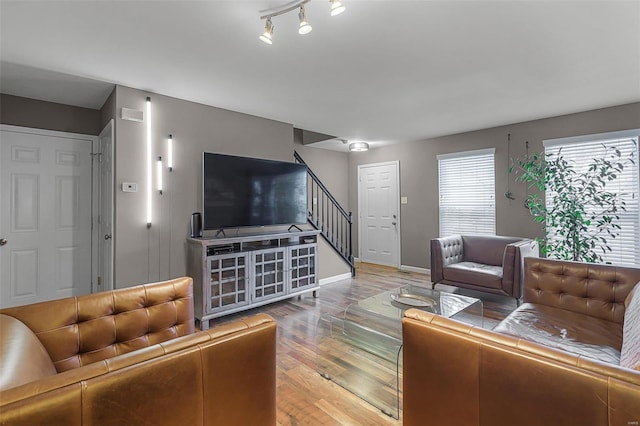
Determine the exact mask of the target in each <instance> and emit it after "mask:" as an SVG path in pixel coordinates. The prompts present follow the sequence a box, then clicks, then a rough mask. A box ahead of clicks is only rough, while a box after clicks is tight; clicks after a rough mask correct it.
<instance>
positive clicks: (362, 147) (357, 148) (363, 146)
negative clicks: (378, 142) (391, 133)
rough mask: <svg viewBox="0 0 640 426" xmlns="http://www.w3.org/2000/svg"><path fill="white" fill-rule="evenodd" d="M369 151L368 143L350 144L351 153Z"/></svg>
mask: <svg viewBox="0 0 640 426" xmlns="http://www.w3.org/2000/svg"><path fill="white" fill-rule="evenodd" d="M368 150H369V144H368V143H366V142H353V143H350V144H349V151H351V152H362V151H368Z"/></svg>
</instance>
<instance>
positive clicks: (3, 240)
mask: <svg viewBox="0 0 640 426" xmlns="http://www.w3.org/2000/svg"><path fill="white" fill-rule="evenodd" d="M8 242H9V241H7V240H6V239H5V238H0V246H3V245H5V244H7V243H8Z"/></svg>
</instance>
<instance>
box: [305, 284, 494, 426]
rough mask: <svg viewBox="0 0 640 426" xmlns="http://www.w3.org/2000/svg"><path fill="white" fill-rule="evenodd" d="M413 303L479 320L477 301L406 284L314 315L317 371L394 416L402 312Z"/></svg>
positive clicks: (479, 323) (461, 318) (397, 409)
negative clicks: (318, 318) (339, 309)
mask: <svg viewBox="0 0 640 426" xmlns="http://www.w3.org/2000/svg"><path fill="white" fill-rule="evenodd" d="M411 308H416V309H421V310H424V311H428V312H433V313H436V314H438V315H442V316H444V317H448V318H454V319H457V320H459V321H463V322H466V323H470V324H473V325H476V326H479V327H482V325H483V313H482V301H481V300H479V299H474V298H472V297H468V296H462V295H459V294H454V293H447V292H441V291H438V290H432V289H431V288H429V287H423V286H418V285H413V284H412V285H407V286H404V287H399V288H396V289H393V290H390V291H385V292H383V293H380V294H377V295H375V296H372V297H369V298H367V299H363V300H361V301H358V302H355V303H353V304H351V305H349V306H348V307H347V308H346V309H345V310H344V311H343V312H340V313H338V314H325V315H322V316H321V317H320V320H319V321H318V324H317V328H316V345H317V370H318V372H319V373H320V374H321V375H322V376H323V377H325V378H326V379H329V380H331V381H333V382H335V383H336V384H338V385H340V386H342V387H343V388H345V389H347V390H348V391H350V392H352V393H354V394H355V395H357V396H358V397H360V398H362V399H363V400H365V401H367V402H369V403H370V404H372V405H373V406H375V407H377V408H379V409H380V410H382V412H384V413H385V414H387V415H389V416H391V417H393V418H396V419H397V418H399V417H400V390H401V389H402V321H401V320H402V317H403V316H404V311H406V310H407V309H411Z"/></svg>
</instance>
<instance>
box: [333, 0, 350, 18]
mask: <svg viewBox="0 0 640 426" xmlns="http://www.w3.org/2000/svg"><path fill="white" fill-rule="evenodd" d="M329 2H330V3H331V16H336V15H340V14H341V13H342V12H344V11H345V9H346V7H344V5H343V4H342V2H341V1H340V0H329Z"/></svg>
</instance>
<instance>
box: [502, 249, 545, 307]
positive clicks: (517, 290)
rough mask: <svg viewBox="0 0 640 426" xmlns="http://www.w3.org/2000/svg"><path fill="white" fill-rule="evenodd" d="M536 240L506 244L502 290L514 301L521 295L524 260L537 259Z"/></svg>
mask: <svg viewBox="0 0 640 426" xmlns="http://www.w3.org/2000/svg"><path fill="white" fill-rule="evenodd" d="M538 256H539V245H538V242H537V241H536V240H529V239H527V240H522V241H517V242H515V243H510V244H507V246H506V247H505V250H504V259H503V261H502V288H503V289H504V290H505V291H506V292H507V293H509V294H511V295H512V296H513V297H515V298H516V299H520V298H521V297H522V295H523V278H524V273H523V271H524V258H525V257H538Z"/></svg>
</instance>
